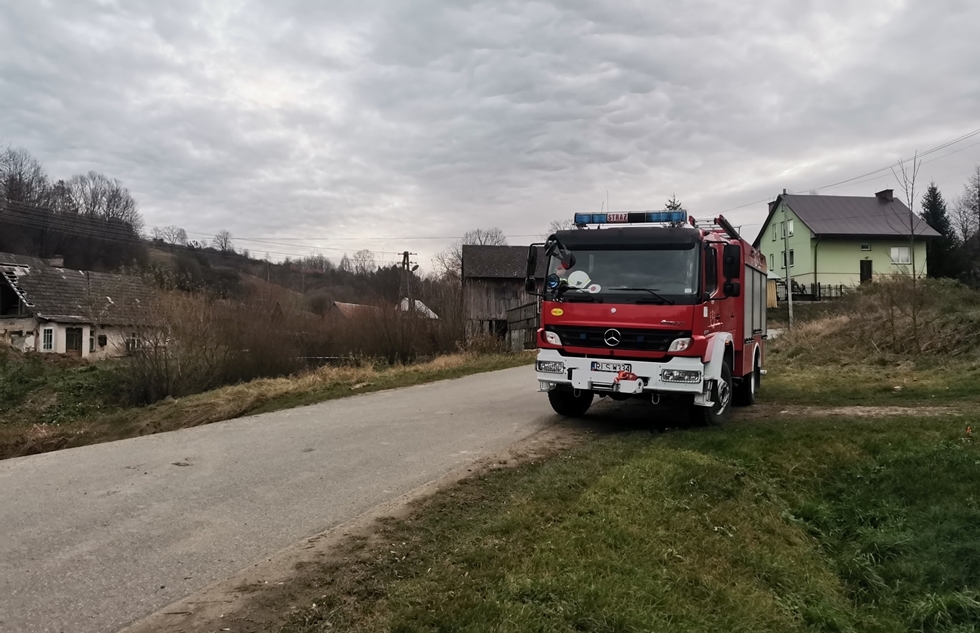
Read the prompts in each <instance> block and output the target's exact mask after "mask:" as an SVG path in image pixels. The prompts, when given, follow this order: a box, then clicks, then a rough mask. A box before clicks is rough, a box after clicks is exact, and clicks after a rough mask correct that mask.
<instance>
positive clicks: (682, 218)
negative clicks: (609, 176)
mask: <svg viewBox="0 0 980 633" xmlns="http://www.w3.org/2000/svg"><path fill="white" fill-rule="evenodd" d="M663 222H682V223H683V222H687V212H685V211H640V212H635V211H634V212H629V213H627V212H617V213H611V212H610V213H576V214H575V226H585V225H586V224H643V223H663Z"/></svg>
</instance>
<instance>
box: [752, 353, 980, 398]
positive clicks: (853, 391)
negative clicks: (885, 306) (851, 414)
mask: <svg viewBox="0 0 980 633" xmlns="http://www.w3.org/2000/svg"><path fill="white" fill-rule="evenodd" d="M767 372H768V373H767V375H766V377H765V378H764V379H763V390H762V392H760V396H761V398H762V400H763V401H766V402H782V403H787V404H800V405H828V406H844V405H869V406H870V405H879V406H880V405H894V406H932V405H936V404H939V405H942V406H966V405H970V404H980V389H978V385H980V362H967V361H962V362H950V363H949V364H947V365H945V366H941V365H934V364H933V365H927V364H923V365H920V366H916V365H914V364H911V363H888V364H848V363H847V362H846V361H845V362H842V363H841V364H840V365H837V366H812V367H807V366H806V365H805V364H803V363H793V362H791V361H789V360H788V359H785V358H783V357H781V356H780V355H779V354H771V355H770V356H769V358H768V360H767Z"/></svg>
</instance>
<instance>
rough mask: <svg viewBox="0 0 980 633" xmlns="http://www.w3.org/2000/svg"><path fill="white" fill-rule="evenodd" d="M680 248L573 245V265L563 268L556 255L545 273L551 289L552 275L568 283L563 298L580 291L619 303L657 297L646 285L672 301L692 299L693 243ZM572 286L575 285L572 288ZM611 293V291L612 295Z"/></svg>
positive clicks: (695, 289)
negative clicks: (592, 247) (647, 290)
mask: <svg viewBox="0 0 980 633" xmlns="http://www.w3.org/2000/svg"><path fill="white" fill-rule="evenodd" d="M679 246H681V248H661V249H643V250H620V249H616V250H601V249H574V251H573V254H574V255H575V265H574V266H572V267H571V268H569V269H565V268H563V267H562V265H561V260H560V258H558V257H552V258H551V259H550V261H549V262H548V275H549V279H551V281H552V283H549V284H548V285H547V287H548V288H549V289H551V290H554V287H553V286H555V284H554V283H553V282H554V281H555V277H551V275H555V276H556V277H557V280H558V284H559V285H568V286H569V288H568V290H567V291H566V292H565V293H564V296H565V297H566V298H569V299H572V298H573V295H580V294H583V293H587V294H591V295H596V296H597V297H598V298H602V300H603V301H605V302H610V301H619V302H623V303H626V302H628V303H635V302H638V301H639V302H651V301H657V299H656V297H655V296H654V295H653V294H652V293H647V292H638V290H642V289H649V290H652V291H654V292H655V293H656V294H657V295H661V296H662V297H666V298H669V299H670V300H671V301H673V302H676V303H695V301H696V297H697V293H698V259H699V258H698V254H699V250H698V249H697V248H694V245H693V244H692V245H690V246H688V245H679ZM573 289H576V290H575V291H573ZM612 295H615V297H613V296H612Z"/></svg>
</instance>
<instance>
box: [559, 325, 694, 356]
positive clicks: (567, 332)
mask: <svg viewBox="0 0 980 633" xmlns="http://www.w3.org/2000/svg"><path fill="white" fill-rule="evenodd" d="M610 329H615V330H618V331H619V335H620V342H619V345H616V346H614V347H610V346H609V345H606V341H605V335H606V332H607V331H608V330H610ZM548 330H550V331H552V332H554V333H555V334H557V335H558V336H560V337H561V341H562V343H563V344H564V345H565V346H568V347H597V348H602V349H626V350H636V351H641V352H666V351H667V348H668V347H670V344H671V342H672V341H673V340H674V339H675V338H687V337H689V336H691V331H690V330H653V329H642V328H618V327H617V328H608V327H585V326H577V325H549V326H548Z"/></svg>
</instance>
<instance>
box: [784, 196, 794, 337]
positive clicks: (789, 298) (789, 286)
mask: <svg viewBox="0 0 980 633" xmlns="http://www.w3.org/2000/svg"><path fill="white" fill-rule="evenodd" d="M784 204H785V203H784ZM781 228H782V230H783V266H785V267H786V305H787V306H788V307H789V329H791V330H792V329H793V276H792V275H790V273H789V231H787V230H786V208H785V207H784V208H783V221H782V223H781Z"/></svg>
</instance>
